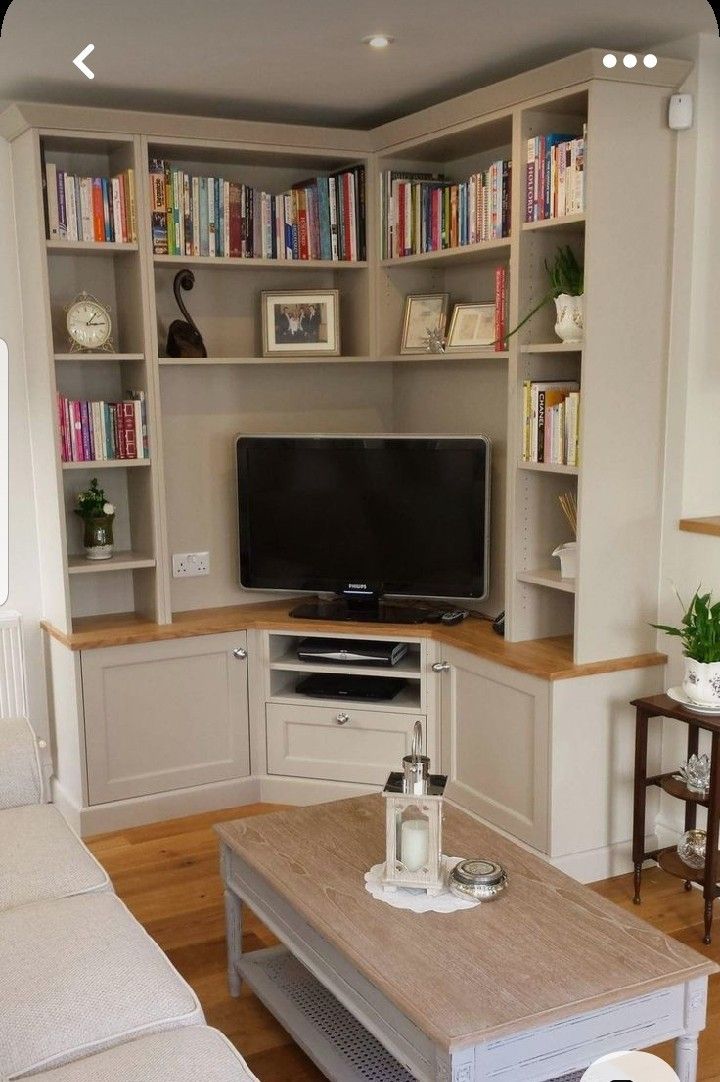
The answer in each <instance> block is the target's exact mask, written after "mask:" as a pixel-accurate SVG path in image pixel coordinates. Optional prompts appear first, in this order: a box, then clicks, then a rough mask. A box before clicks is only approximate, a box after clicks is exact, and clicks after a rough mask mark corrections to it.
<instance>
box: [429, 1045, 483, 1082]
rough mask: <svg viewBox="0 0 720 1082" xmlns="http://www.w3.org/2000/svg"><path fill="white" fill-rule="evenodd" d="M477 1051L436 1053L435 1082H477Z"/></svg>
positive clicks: (467, 1049)
mask: <svg viewBox="0 0 720 1082" xmlns="http://www.w3.org/2000/svg"><path fill="white" fill-rule="evenodd" d="M476 1077H477V1076H476V1074H475V1049H474V1048H463V1049H460V1051H458V1052H450V1053H448V1052H443V1051H441V1050H440V1049H437V1050H436V1052H435V1082H475V1079H476Z"/></svg>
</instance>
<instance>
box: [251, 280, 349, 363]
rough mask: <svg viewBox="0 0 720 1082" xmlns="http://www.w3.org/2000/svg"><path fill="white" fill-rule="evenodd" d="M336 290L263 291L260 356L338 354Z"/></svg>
mask: <svg viewBox="0 0 720 1082" xmlns="http://www.w3.org/2000/svg"><path fill="white" fill-rule="evenodd" d="M338 296H339V294H338V290H337V289H289V290H286V291H285V292H284V293H278V292H270V291H269V290H264V291H263V294H262V334H263V357H282V356H283V355H284V354H289V355H291V356H292V354H302V355H303V356H305V357H320V356H328V357H338V356H339V355H340V321H339V311H338V308H339V303H338Z"/></svg>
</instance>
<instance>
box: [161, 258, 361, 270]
mask: <svg viewBox="0 0 720 1082" xmlns="http://www.w3.org/2000/svg"><path fill="white" fill-rule="evenodd" d="M153 263H154V264H155V266H156V267H162V266H178V267H222V268H224V269H227V268H228V267H232V268H233V269H242V270H278V269H280V270H315V271H317V270H331V271H345V270H366V269H367V266H368V264H367V261H366V260H349V259H339V260H331V259H260V258H254V257H253V258H252V259H250V258H240V257H238V256H208V255H188V256H185V255H156V256H153Z"/></svg>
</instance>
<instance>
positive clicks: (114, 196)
mask: <svg viewBox="0 0 720 1082" xmlns="http://www.w3.org/2000/svg"><path fill="white" fill-rule="evenodd" d="M109 184H110V195H111V200H112V217H113V224H114V229H113V234H114V236H113V240H116V241H121V240H122V211H121V207H120V181H119V180H118V178H117V177H113V178H112V180H110V182H109Z"/></svg>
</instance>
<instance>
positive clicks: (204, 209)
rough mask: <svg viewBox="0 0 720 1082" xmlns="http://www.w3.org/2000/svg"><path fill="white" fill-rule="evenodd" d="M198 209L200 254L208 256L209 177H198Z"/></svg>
mask: <svg viewBox="0 0 720 1082" xmlns="http://www.w3.org/2000/svg"><path fill="white" fill-rule="evenodd" d="M198 211H199V221H200V238H199V239H200V251H199V252H198V255H201V256H206V255H209V254H210V238H209V234H208V229H209V225H208V180H207V177H198Z"/></svg>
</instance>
